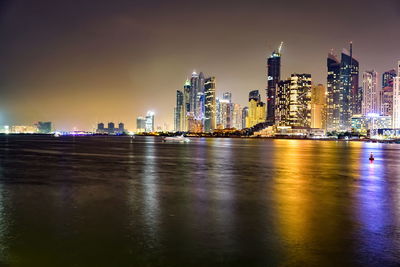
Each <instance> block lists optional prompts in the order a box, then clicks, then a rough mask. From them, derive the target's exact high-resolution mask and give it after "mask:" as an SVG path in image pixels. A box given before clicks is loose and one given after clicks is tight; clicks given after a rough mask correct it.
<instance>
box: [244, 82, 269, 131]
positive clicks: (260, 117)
mask: <svg viewBox="0 0 400 267" xmlns="http://www.w3.org/2000/svg"><path fill="white" fill-rule="evenodd" d="M265 116H266V105H265V103H263V102H261V96H260V93H259V91H258V90H253V91H251V92H250V93H249V107H248V115H247V117H246V128H250V127H253V126H254V125H256V124H258V123H261V122H265Z"/></svg>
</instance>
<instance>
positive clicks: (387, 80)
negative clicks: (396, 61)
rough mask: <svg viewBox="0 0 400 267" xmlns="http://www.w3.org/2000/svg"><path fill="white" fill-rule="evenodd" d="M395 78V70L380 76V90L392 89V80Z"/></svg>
mask: <svg viewBox="0 0 400 267" xmlns="http://www.w3.org/2000/svg"><path fill="white" fill-rule="evenodd" d="M394 77H396V70H395V69H392V70H388V71H385V72H384V73H383V74H382V88H385V87H393V79H394Z"/></svg>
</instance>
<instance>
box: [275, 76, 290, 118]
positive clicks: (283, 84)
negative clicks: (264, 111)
mask: <svg viewBox="0 0 400 267" xmlns="http://www.w3.org/2000/svg"><path fill="white" fill-rule="evenodd" d="M290 83H291V80H290V79H288V80H285V81H280V82H279V83H278V86H277V90H276V99H275V125H276V126H286V125H288V119H289V102H290Z"/></svg>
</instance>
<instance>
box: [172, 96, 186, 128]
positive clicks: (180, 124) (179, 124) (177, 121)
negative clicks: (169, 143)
mask: <svg viewBox="0 0 400 267" xmlns="http://www.w3.org/2000/svg"><path fill="white" fill-rule="evenodd" d="M174 115H175V116H174V129H175V131H176V132H179V131H184V118H185V117H184V102H183V92H182V91H180V90H177V91H176V106H175V112H174Z"/></svg>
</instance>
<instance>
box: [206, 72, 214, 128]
mask: <svg viewBox="0 0 400 267" xmlns="http://www.w3.org/2000/svg"><path fill="white" fill-rule="evenodd" d="M215 88H216V85H215V77H209V78H207V79H205V83H204V90H205V103H204V106H205V107H204V110H205V112H204V113H205V114H204V115H205V116H204V131H206V132H211V131H213V130H214V129H215V128H216V127H217V122H216V120H217V118H216V115H217V114H216V98H215V90H216V89H215Z"/></svg>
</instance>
